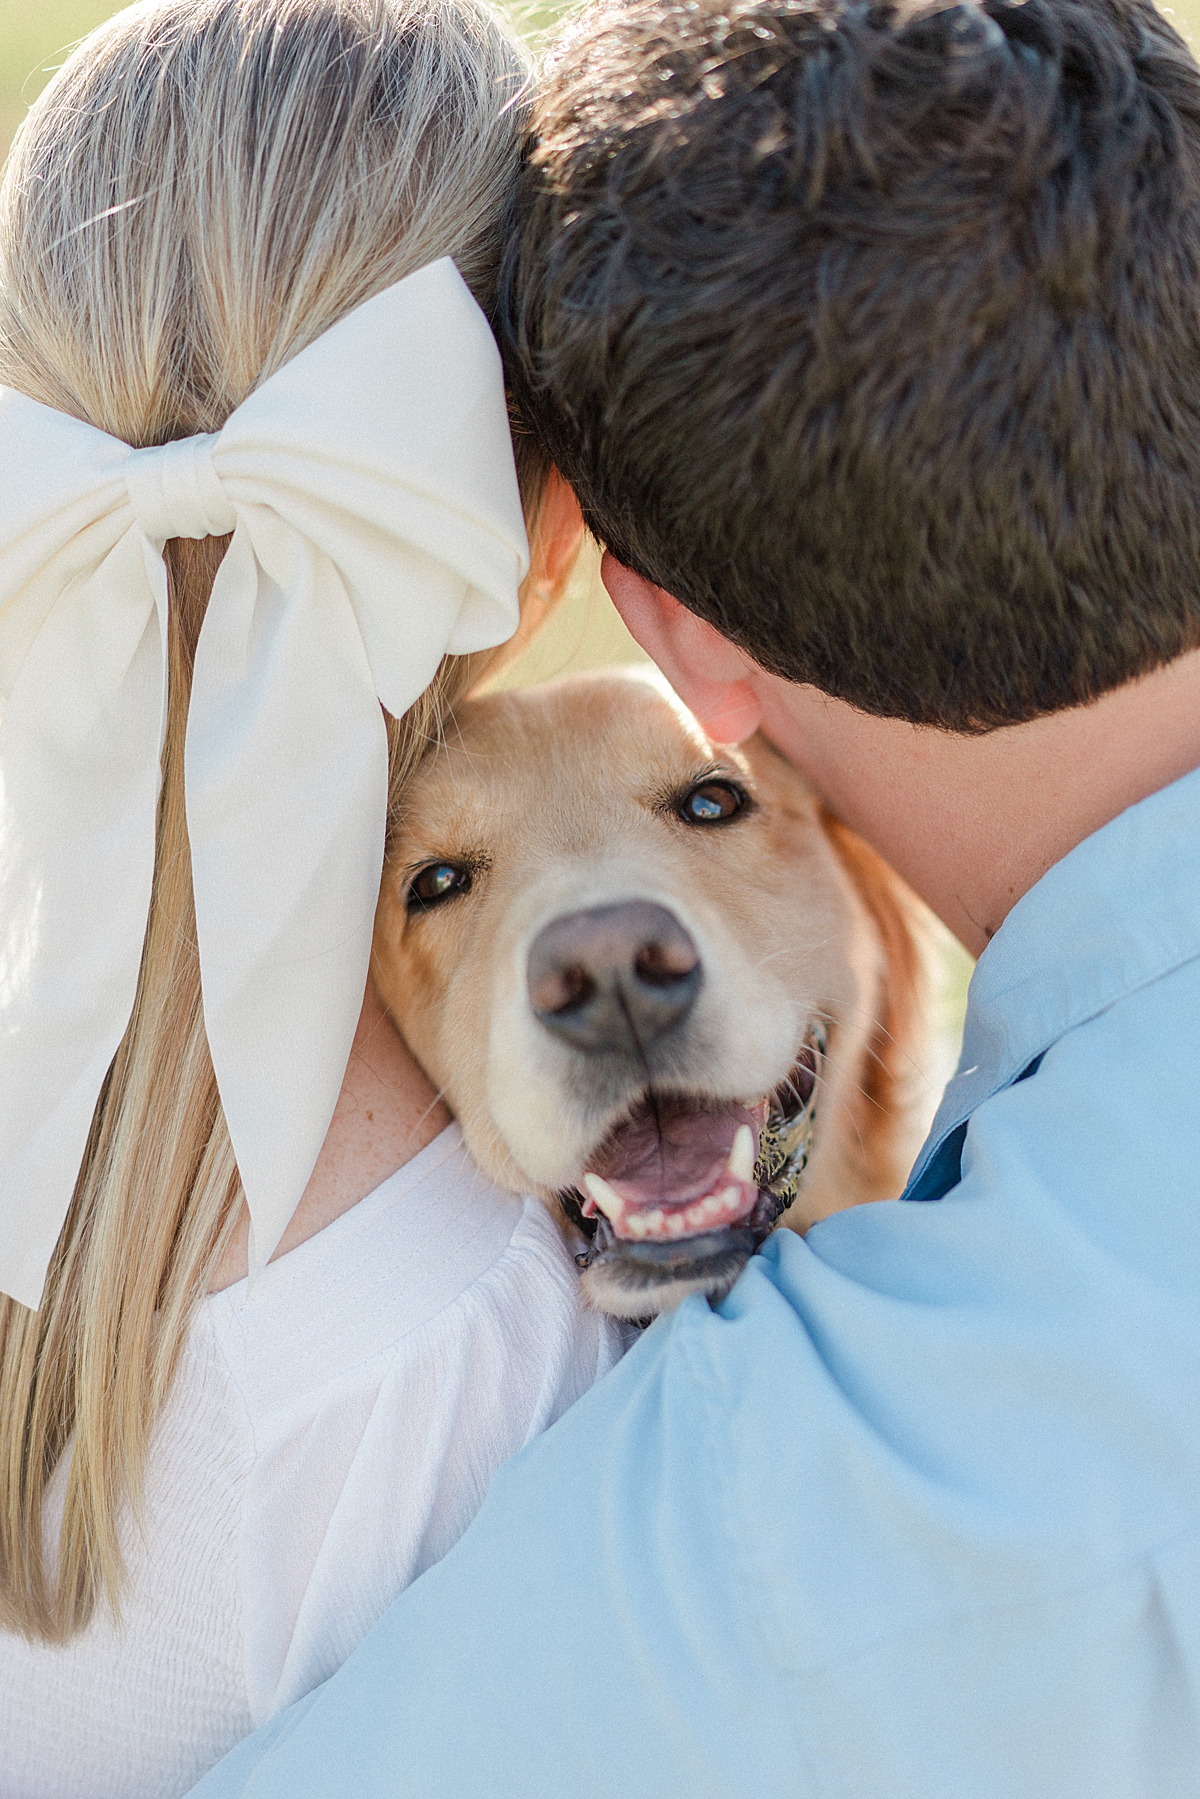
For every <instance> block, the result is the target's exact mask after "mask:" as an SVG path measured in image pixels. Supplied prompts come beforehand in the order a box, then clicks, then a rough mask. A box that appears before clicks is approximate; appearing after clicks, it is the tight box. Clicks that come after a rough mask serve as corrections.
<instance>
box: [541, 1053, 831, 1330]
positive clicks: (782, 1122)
mask: <svg viewBox="0 0 1200 1799" xmlns="http://www.w3.org/2000/svg"><path fill="white" fill-rule="evenodd" d="M825 1047H826V1033H825V1029H824V1026H823V1025H822V1024H820V1023H819V1022H814V1024H813V1026H812V1027H811V1028H810V1031H809V1034H808V1036H807V1037H806V1039H805V1042H804V1044H803V1046H802V1048H801V1052H800V1055H799V1057H798V1058H797V1063H796V1067H795V1068H794V1069H793V1073H792V1077H791V1079H790V1080H789V1081H788V1082H785V1083H784V1086H783V1087H782V1088H780V1089H779V1090H778V1091H777V1092H776V1093H775V1094H773V1095H772V1096H771V1098H770V1100H769V1101H767V1102H765V1104H764V1109H765V1113H766V1116H765V1119H764V1122H763V1124H762V1125H761V1127H760V1130H759V1142H758V1157H757V1162H756V1165H755V1171H754V1173H755V1180H756V1181H757V1183H758V1199H757V1201H756V1203H755V1205H754V1208H753V1210H752V1211H751V1212H750V1214H749V1216H748V1217H745V1218H743V1219H742V1220H741V1221H740V1222H739V1223H736V1224H731V1225H726V1226H723V1227H722V1228H720V1229H717V1230H710V1231H705V1232H701V1233H698V1234H696V1235H694V1236H689V1237H680V1238H675V1239H671V1240H668V1241H663V1240H661V1239H659V1240H654V1241H650V1240H646V1239H644V1238H643V1239H640V1240H639V1239H636V1238H633V1239H631V1238H630V1237H629V1236H626V1235H621V1236H618V1235H617V1232H616V1231H615V1230H614V1228H613V1225H612V1223H611V1222H610V1220H609V1218H608V1217H606V1216H605V1214H604V1213H603V1212H602V1211H597V1210H596V1208H595V1207H594V1206H591V1205H589V1206H588V1207H587V1209H586V1211H585V1209H584V1206H583V1205H582V1204H581V1202H580V1197H579V1194H578V1193H576V1192H574V1191H570V1192H567V1193H563V1194H560V1195H559V1202H560V1204H561V1205H562V1207H563V1210H564V1212H566V1214H567V1216H568V1217H569V1218H570V1219H571V1221H572V1223H573V1224H574V1225H575V1226H576V1227H577V1228H578V1229H580V1230H581V1231H582V1232H583V1233H584V1235H585V1236H588V1237H590V1239H591V1241H590V1245H589V1247H588V1249H587V1250H585V1251H583V1252H582V1253H581V1254H579V1255H577V1256H576V1258H575V1259H576V1262H577V1264H578V1266H579V1267H580V1269H581V1270H582V1278H583V1289H584V1293H585V1295H586V1297H587V1299H588V1301H589V1303H590V1304H591V1305H594V1306H596V1307H597V1308H598V1309H599V1310H601V1311H604V1312H607V1313H609V1314H610V1315H611V1316H613V1317H617V1318H629V1319H643V1320H644V1319H647V1318H650V1317H653V1316H655V1315H656V1314H657V1313H659V1312H664V1311H669V1310H671V1309H672V1308H674V1307H675V1306H677V1305H680V1304H681V1303H682V1301H683V1300H684V1299H686V1298H687V1297H688V1295H689V1294H692V1293H703V1294H705V1295H706V1297H707V1298H708V1300H709V1303H710V1304H714V1305H715V1304H717V1303H719V1301H720V1300H721V1299H723V1298H724V1297H725V1295H726V1294H727V1293H728V1292H729V1290H730V1288H731V1287H732V1286H733V1285H734V1283H735V1281H736V1280H737V1279H738V1276H739V1275H740V1274H741V1272H742V1270H743V1269H744V1267H745V1266H746V1263H747V1262H748V1261H749V1259H750V1257H751V1256H752V1255H753V1254H754V1252H755V1250H756V1249H758V1248H759V1246H760V1245H761V1244H762V1243H763V1242H764V1241H765V1239H766V1238H767V1236H768V1235H769V1234H770V1232H771V1231H772V1230H773V1229H774V1228H775V1225H776V1224H777V1222H778V1221H779V1219H780V1218H781V1217H782V1215H783V1213H784V1212H785V1211H786V1210H787V1209H788V1207H789V1206H790V1205H791V1204H792V1202H793V1201H794V1200H795V1198H796V1195H797V1193H798V1191H799V1188H800V1185H801V1182H802V1179H803V1176H804V1172H805V1169H806V1168H807V1166H808V1161H809V1156H810V1154H811V1150H812V1137H813V1124H814V1114H815V1111H816V1097H817V1090H818V1087H819V1084H820V1079H821V1071H822V1066H823V1062H824V1055H825ZM797 1077H801V1080H802V1083H803V1084H802V1085H801V1084H799V1082H798V1080H797Z"/></svg>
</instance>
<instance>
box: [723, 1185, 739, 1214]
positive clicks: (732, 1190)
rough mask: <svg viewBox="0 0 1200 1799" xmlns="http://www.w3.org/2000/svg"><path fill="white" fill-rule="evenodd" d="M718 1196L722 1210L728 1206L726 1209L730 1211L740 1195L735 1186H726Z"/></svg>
mask: <svg viewBox="0 0 1200 1799" xmlns="http://www.w3.org/2000/svg"><path fill="white" fill-rule="evenodd" d="M719 1197H720V1201H721V1208H722V1210H724V1209H725V1208H726V1207H728V1209H729V1210H730V1211H732V1210H733V1209H734V1208H735V1207H736V1205H737V1203H738V1201H739V1200H740V1199H741V1197H742V1196H741V1194H740V1193H739V1192H738V1190H737V1188H736V1187H726V1189H725V1191H724V1193H722V1194H721V1195H720V1196H719Z"/></svg>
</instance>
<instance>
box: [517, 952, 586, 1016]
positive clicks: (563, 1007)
mask: <svg viewBox="0 0 1200 1799" xmlns="http://www.w3.org/2000/svg"><path fill="white" fill-rule="evenodd" d="M595 995H596V983H595V981H594V979H593V978H592V976H591V975H590V974H589V973H588V971H587V969H586V968H584V967H583V966H582V965H581V964H580V963H578V962H576V963H573V964H571V965H569V966H567V967H563V968H553V967H552V968H542V969H539V970H538V972H537V973H536V974H532V973H531V975H530V981H529V997H530V999H531V1000H532V1001H533V1003H534V1006H535V1007H536V1009H537V1010H538V1011H539V1012H548V1013H550V1014H551V1015H552V1016H554V1017H557V1016H558V1015H559V1014H560V1013H568V1012H577V1011H578V1010H579V1009H580V1007H581V1006H586V1005H587V1004H588V1003H589V1001H591V1000H592V999H594V998H595Z"/></svg>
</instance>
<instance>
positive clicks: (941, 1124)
mask: <svg viewBox="0 0 1200 1799" xmlns="http://www.w3.org/2000/svg"><path fill="white" fill-rule="evenodd" d="M1197 955H1200V769H1193V770H1192V772H1191V773H1190V774H1186V775H1184V776H1182V777H1181V779H1180V780H1178V781H1173V782H1172V783H1171V785H1170V786H1169V787H1164V788H1161V789H1160V791H1159V792H1158V793H1152V794H1151V795H1150V796H1149V797H1148V798H1147V799H1144V800H1141V801H1140V802H1139V803H1138V804H1137V805H1136V806H1130V807H1129V809H1128V810H1127V811H1125V812H1121V813H1119V814H1118V816H1117V817H1116V818H1114V819H1111V820H1110V821H1109V823H1108V824H1106V825H1103V826H1102V827H1101V828H1100V830H1098V831H1095V832H1093V834H1092V835H1091V836H1090V837H1086V838H1085V839H1084V840H1083V842H1082V843H1080V844H1077V845H1076V847H1075V848H1074V849H1073V850H1071V851H1069V853H1068V854H1067V855H1065V856H1064V857H1063V858H1062V860H1061V862H1056V863H1055V864H1054V866H1053V868H1050V869H1048V870H1047V872H1046V873H1045V874H1044V875H1043V876H1042V878H1041V880H1040V881H1038V882H1037V883H1036V885H1035V886H1033V887H1031V888H1030V890H1029V892H1028V893H1026V894H1025V895H1024V896H1023V898H1021V899H1020V900H1018V901H1017V904H1016V905H1015V906H1014V907H1013V909H1012V911H1011V912H1010V913H1009V915H1008V917H1007V918H1006V919H1005V921H1004V923H1003V924H1002V925H1001V927H1000V929H999V930H998V931H997V932H996V935H995V936H994V937H993V939H992V941H991V942H990V943H989V944H988V946H987V948H986V949H985V950H984V952H983V954H982V956H980V958H979V961H978V963H977V965H976V968H975V973H974V975H973V976H972V979H971V987H970V992H969V994H968V999H967V1017H966V1024H965V1027H964V1030H963V1050H962V1056H961V1058H960V1060H959V1065H958V1072H957V1073H956V1074H955V1075H954V1077H953V1078H952V1080H951V1081H950V1082H949V1083H948V1085H947V1087H946V1092H945V1095H944V1097H943V1099H942V1103H941V1105H940V1106H939V1107H938V1110H937V1115H936V1116H935V1118H934V1121H933V1125H932V1127H931V1129H930V1132H929V1136H928V1137H927V1138H926V1140H925V1146H924V1148H923V1149H922V1151H921V1154H920V1155H919V1156H918V1158H917V1161H916V1163H915V1165H914V1167H913V1172H912V1176H911V1178H910V1182H909V1185H910V1187H911V1185H912V1184H913V1182H915V1181H916V1180H917V1179H918V1178H919V1177H920V1175H921V1174H922V1173H923V1171H924V1169H925V1167H926V1166H927V1164H928V1163H929V1161H930V1160H931V1158H932V1157H933V1156H934V1154H936V1152H937V1150H938V1148H939V1146H940V1145H941V1144H942V1143H943V1142H944V1140H945V1139H946V1137H947V1136H949V1134H950V1133H951V1132H952V1131H954V1130H956V1129H957V1128H958V1126H959V1125H960V1124H962V1123H963V1121H964V1120H965V1119H966V1118H968V1117H969V1116H970V1115H971V1113H972V1112H973V1111H975V1109H976V1108H977V1107H978V1106H980V1105H982V1104H983V1102H984V1100H986V1099H990V1098H991V1096H992V1094H994V1093H998V1092H999V1091H1000V1089H1001V1088H1002V1087H1007V1086H1008V1085H1009V1083H1010V1082H1012V1081H1014V1080H1015V1079H1016V1077H1017V1075H1019V1074H1020V1073H1021V1072H1022V1070H1023V1069H1025V1068H1027V1067H1028V1065H1029V1063H1030V1062H1031V1061H1033V1059H1034V1058H1035V1057H1036V1056H1040V1055H1042V1054H1043V1052H1044V1051H1045V1050H1047V1049H1048V1048H1049V1047H1050V1045H1051V1044H1052V1043H1054V1042H1056V1041H1057V1040H1058V1038H1060V1037H1062V1036H1064V1035H1065V1034H1066V1032H1067V1031H1070V1030H1073V1029H1074V1028H1075V1027H1076V1026H1077V1025H1080V1024H1083V1023H1084V1021H1085V1020H1086V1019H1088V1018H1094V1017H1095V1015H1096V1014H1097V1013H1098V1012H1102V1011H1104V1010H1105V1009H1106V1007H1108V1006H1111V1005H1113V1004H1114V1003H1115V1001H1117V1000H1119V999H1121V998H1122V997H1123V996H1124V995H1125V994H1127V993H1131V992H1133V990H1134V989H1135V988H1137V987H1142V986H1145V985H1146V984H1147V983H1148V982H1150V981H1154V980H1157V979H1158V978H1159V976H1161V975H1164V974H1167V973H1168V972H1169V971H1170V970H1171V969H1172V968H1177V967H1179V965H1180V964H1181V963H1183V962H1188V961H1191V960H1192V958H1193V957H1195V956H1197Z"/></svg>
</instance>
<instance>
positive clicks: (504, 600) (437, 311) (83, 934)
mask: <svg viewBox="0 0 1200 1799" xmlns="http://www.w3.org/2000/svg"><path fill="white" fill-rule="evenodd" d="M0 459H2V461H3V467H4V474H5V478H4V481H3V483H0V708H2V711H0V1096H2V1098H0V1291H2V1292H6V1293H11V1294H12V1295H13V1296H14V1297H15V1298H17V1299H19V1300H21V1301H23V1302H24V1303H25V1304H26V1305H30V1306H36V1305H38V1304H39V1302H40V1297H41V1292H42V1286H43V1282H44V1278H45V1273H46V1268H47V1266H48V1264H49V1260H50V1256H51V1254H52V1252H53V1249H54V1245H55V1242H56V1240H57V1238H58V1235H59V1232H60V1230H61V1228H62V1223H63V1219H64V1218H65V1217H66V1214H67V1209H68V1207H69V1205H70V1201H71V1194H72V1191H73V1189H74V1186H75V1181H76V1177H77V1175H78V1172H79V1166H80V1162H81V1160H82V1157H83V1152H84V1148H85V1145H86V1142H87V1137H88V1131H89V1129H90V1126H91V1121H92V1115H93V1113H94V1111H95V1106H96V1100H97V1096H98V1095H99V1093H100V1091H101V1088H102V1086H103V1084H104V1080H105V1076H106V1073H107V1070H108V1068H109V1065H110V1063H111V1061H112V1058H113V1055H114V1054H115V1052H116V1049H117V1047H118V1045H119V1043H120V1041H121V1038H122V1036H123V1035H124V1032H125V1030H126V1028H127V1026H128V1023H129V1018H130V1014H131V1011H132V1007H133V1002H134V997H135V995H136V991H137V981H138V971H139V967H140V962H141V955H142V945H143V942H144V939H145V932H146V919H147V914H148V910H149V904H150V897H151V887H152V877H153V868H154V850H155V831H156V818H157V805H158V789H159V780H160V755H161V750H162V737H163V727H164V721H165V705H166V694H167V680H166V644H167V630H166V625H167V578H166V570H165V567H164V565H163V560H162V548H163V544H164V543H165V542H166V541H167V540H168V539H169V538H172V537H192V538H200V537H209V536H223V535H224V534H225V533H227V532H232V533H233V537H232V541H231V543H230V546H229V549H228V550H227V552H226V554H225V557H224V559H223V561H222V563H221V566H220V569H219V570H218V572H217V576H216V579H215V581H214V583H213V588H212V593H211V595H210V597H209V601H208V606H207V609H206V611H205V616H204V622H203V625H202V626H201V630H200V635H199V640H198V642H197V645H196V656H195V664H194V668H193V673H192V686H191V699H190V703H189V709H188V719H187V735H186V742H185V749H184V785H185V795H186V804H187V823H188V838H189V842H190V846H191V858H192V886H193V891H194V894H195V902H196V936H197V942H198V945H199V951H200V980H201V988H202V991H203V998H204V1024H205V1030H206V1032H207V1035H208V1042H209V1048H210V1050H211V1051H212V1059H213V1068H214V1070H215V1073H216V1077H217V1086H218V1088H219V1091H220V1094H221V1103H222V1106H223V1108H224V1112H225V1118H226V1122H227V1124H228V1126H229V1134H230V1138H231V1141H232V1143H233V1149H234V1154H235V1155H236V1157H237V1164H238V1172H239V1174H240V1175H241V1179H242V1185H243V1188H244V1189H245V1194H246V1201H247V1205H248V1207H249V1211H250V1222H251V1258H252V1263H253V1264H255V1265H258V1264H261V1263H262V1262H265V1261H266V1260H267V1259H268V1258H269V1257H270V1255H271V1252H272V1250H273V1249H274V1248H275V1246H276V1244H277V1243H278V1241H279V1238H280V1236H281V1235H282V1233H283V1230H284V1228H285V1226H286V1225H287V1222H288V1219H289V1218H290V1217H291V1215H292V1212H293V1211H294V1209H295V1206H296V1202H297V1200H298V1199H299V1198H300V1195H301V1193H302V1192H303V1191H304V1188H305V1186H306V1185H307V1182H308V1178H309V1175H310V1174H311V1173H312V1168H313V1164H314V1162H315V1161H316V1157H317V1154H318V1152H319V1150H320V1147H321V1144H322V1142H323V1141H324V1137H325V1133H326V1130H327V1129H328V1125H329V1120H330V1118H331V1117H332V1114H333V1108H334V1105H335V1104H336V1101H337V1097H338V1093H339V1091H340V1088H341V1082H342V1077H343V1075H344V1073H345V1068H346V1061H347V1058H348V1056H349V1053H350V1045H351V1042H352V1040H353V1036H354V1029H355V1026H356V1024H357V1022H358V1017H359V1013H360V1011H361V1008H362V1000H363V992H364V989H365V987H366V980H367V969H368V965H369V959H370V949H371V929H372V922H373V918H374V912H375V903H376V900H377V898H378V893H379V878H380V872H381V867H382V861H383V840H384V827H385V823H386V813H387V794H388V765H387V733H386V730H385V728H384V721H383V711H382V708H383V707H386V709H387V710H388V711H389V712H391V713H392V714H393V715H394V716H397V717H398V716H400V715H401V714H402V713H403V712H405V711H407V709H408V708H409V706H411V705H412V703H413V701H414V700H415V699H416V698H417V696H418V695H419V694H420V693H421V692H422V691H423V690H424V689H425V688H426V687H427V686H428V685H429V683H430V681H431V680H432V679H433V677H434V675H435V673H436V672H437V667H438V664H439V662H440V661H441V659H442V657H443V656H444V655H445V654H446V653H447V652H448V651H450V652H457V653H462V654H466V653H468V652H471V651H474V650H481V649H485V648H488V647H489V646H491V645H493V644H498V643H503V642H504V640H505V639H506V638H507V637H509V636H511V634H512V632H513V631H514V630H515V629H516V626H517V622H518V610H517V585H518V582H519V581H520V579H521V576H522V575H523V574H524V572H525V568H526V567H527V564H528V556H527V546H526V543H525V530H524V523H523V520H522V516H521V506H520V498H519V495H518V492H517V484H516V474H515V470H514V468H513V460H512V443H511V439H510V437H509V431H508V415H507V408H506V404H505V395H504V380H503V376H502V373H501V369H500V358H499V353H498V352H497V349H496V345H495V342H494V340H493V338H492V335H491V332H490V330H489V328H488V325H487V321H486V319H485V318H484V316H483V314H482V313H481V312H480V310H479V308H478V306H477V305H476V304H475V301H474V300H473V299H472V298H471V295H470V292H469V291H468V289H467V287H466V285H465V284H464V282H463V280H462V278H461V276H460V275H459V274H458V271H457V270H456V269H455V267H454V264H453V263H452V262H451V261H449V259H446V260H443V261H441V262H436V263H433V264H431V265H430V266H429V267H428V268H425V269H421V270H419V271H418V272H417V273H416V274H415V275H410V276H408V277H407V278H406V279H405V280H403V281H399V282H397V283H396V285H395V286H394V287H391V288H388V289H387V290H386V291H385V292H384V293H381V294H378V295H376V297H375V298H374V299H372V300H368V301H367V302H366V303H365V304H364V305H362V306H360V307H358V308H357V310H356V311H354V312H352V313H349V314H348V315H347V316H346V317H345V318H343V319H341V320H340V321H339V322H338V323H337V324H336V325H333V326H332V327H331V328H330V329H329V330H328V331H327V332H325V334H324V336H322V337H319V338H317V339H315V340H314V341H313V342H312V343H310V344H309V345H307V347H306V348H305V349H303V350H301V351H299V352H298V354H297V355H296V356H294V357H293V358H292V360H291V361H290V362H289V363H287V364H285V366H284V367H283V368H281V369H279V370H278V371H277V372H276V373H275V374H274V375H271V376H270V377H268V379H267V380H265V381H264V382H263V383H262V385H261V386H260V387H259V388H258V389H257V390H256V391H255V392H254V393H253V394H251V395H250V397H249V399H248V400H246V401H244V402H243V404H242V405H241V406H239V407H238V408H237V409H236V411H234V412H233V413H232V414H231V416H230V417H229V418H228V419H227V421H226V423H225V425H224V426H223V427H222V429H221V430H220V431H219V432H217V433H215V434H209V435H205V436H197V437H188V438H183V439H180V440H179V441H177V442H174V443H168V444H162V445H157V446H154V447H151V448H148V449H137V450H131V449H130V448H129V446H128V445H127V444H122V443H121V442H119V441H118V440H117V439H116V438H114V437H110V436H109V435H107V434H106V433H105V432H103V431H98V430H97V429H96V428H95V427H94V426H92V425H88V424H85V423H82V422H81V421H80V420H78V419H75V418H71V417H69V416H68V415H67V414H64V413H60V412H56V411H54V410H53V409H52V408H49V407H45V406H40V405H38V404H37V403H36V402H35V401H33V400H30V399H28V398H26V397H25V396H24V395H23V394H17V393H14V392H12V391H11V390H6V389H4V388H0Z"/></svg>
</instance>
